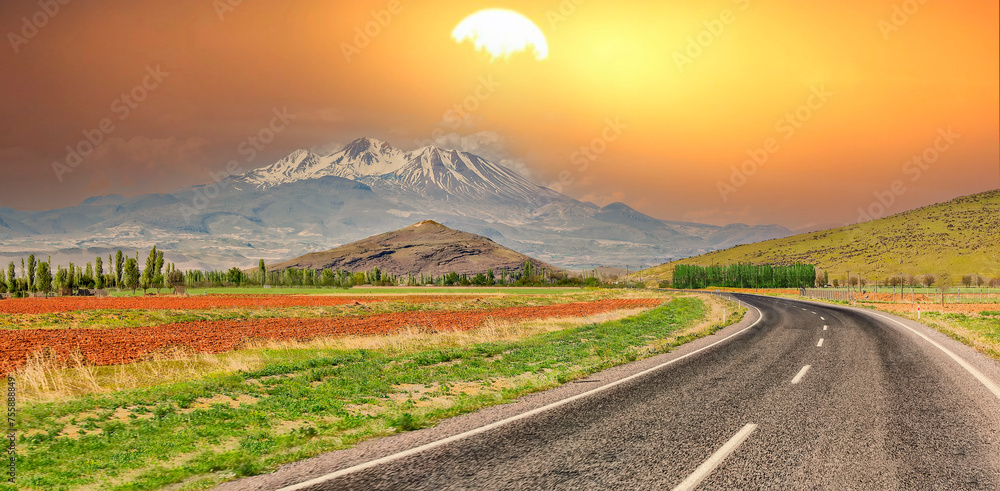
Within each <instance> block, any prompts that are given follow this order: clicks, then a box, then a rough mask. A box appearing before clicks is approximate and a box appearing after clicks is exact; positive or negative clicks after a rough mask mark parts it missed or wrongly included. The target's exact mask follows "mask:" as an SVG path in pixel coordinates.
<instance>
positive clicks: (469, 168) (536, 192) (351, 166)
mask: <svg viewBox="0 0 1000 491" xmlns="http://www.w3.org/2000/svg"><path fill="white" fill-rule="evenodd" d="M325 176H337V177H342V178H345V179H352V180H355V181H359V182H363V183H365V184H367V185H369V186H371V187H372V189H375V190H381V191H382V192H390V193H394V194H407V195H409V194H415V195H417V196H423V197H448V196H454V197H462V198H468V199H481V198H486V197H490V196H492V197H500V198H503V199H508V200H515V201H525V200H526V201H528V202H530V203H536V204H538V203H544V202H547V201H549V200H551V199H553V198H556V197H558V196H560V195H559V194H558V193H556V192H554V191H551V190H549V189H546V188H542V187H540V186H538V185H536V184H534V183H532V182H530V181H528V180H526V179H524V178H523V177H521V176H520V175H519V174H517V173H516V172H514V171H512V170H510V169H508V168H506V167H504V166H502V165H499V164H495V163H493V162H490V161H488V160H486V159H484V158H482V157H479V156H477V155H473V154H471V153H467V152H461V151H458V150H454V149H441V148H438V147H434V146H425V147H420V148H417V149H415V150H412V151H410V152H403V151H401V150H399V149H397V148H395V147H393V146H392V145H390V144H388V143H386V142H384V141H381V140H377V139H374V138H359V139H357V140H354V141H352V142H351V143H349V144H348V145H347V146H345V147H344V148H343V149H341V150H340V151H338V152H335V153H332V154H330V155H323V156H318V155H315V154H313V153H312V152H309V151H308V150H296V151H295V152H292V153H291V154H290V155H288V156H287V157H285V158H284V159H282V160H280V161H278V162H276V163H274V164H272V165H270V166H267V167H263V168H260V169H256V170H253V171H250V172H247V173H245V174H243V175H240V176H235V177H233V179H234V180H236V181H240V182H246V183H249V184H251V185H253V186H255V187H257V188H258V189H262V190H263V189H268V188H271V187H274V186H278V185H281V184H285V183H289V182H295V181H300V180H303V179H317V178H320V177H325Z"/></svg>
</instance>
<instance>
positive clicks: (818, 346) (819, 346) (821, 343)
mask: <svg viewBox="0 0 1000 491" xmlns="http://www.w3.org/2000/svg"><path fill="white" fill-rule="evenodd" d="M816 347H817V348H821V347H823V338H819V342H818V343H816Z"/></svg>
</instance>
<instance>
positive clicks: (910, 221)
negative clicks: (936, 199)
mask: <svg viewBox="0 0 1000 491" xmlns="http://www.w3.org/2000/svg"><path fill="white" fill-rule="evenodd" d="M796 262H803V263H810V264H815V265H816V266H817V269H822V270H825V271H827V272H828V273H829V275H830V279H831V281H832V280H833V279H834V278H846V276H847V272H848V271H851V272H852V273H861V274H862V275H864V276H865V277H867V278H871V279H874V278H876V277H877V278H880V279H883V278H886V277H888V276H889V275H891V274H893V273H905V274H911V275H918V274H927V273H930V274H936V275H939V276H941V275H942V274H946V275H947V276H946V277H944V278H943V279H944V280H945V282H948V283H950V284H958V283H960V281H961V278H962V276H964V275H966V274H970V273H976V274H980V275H983V276H987V277H990V278H997V277H1000V191H988V192H985V193H980V194H974V195H971V196H964V197H961V198H957V199H954V200H951V201H947V202H944V203H938V204H936V205H931V206H926V207H923V208H917V209H915V210H910V211H907V212H903V213H899V214H897V215H893V216H890V217H886V218H882V219H878V220H872V221H870V222H865V223H859V224H856V225H849V226H846V227H841V228H835V229H830V230H824V231H821V232H811V233H807V234H801V235H795V236H792V237H786V238H784V239H775V240H768V241H764V242H758V243H755V244H748V245H742V246H736V247H731V248H729V249H725V250H721V251H715V252H711V253H708V254H704V255H701V256H695V257H690V258H687V259H682V260H679V261H674V262H672V263H667V264H662V265H660V266H656V267H653V268H650V269H647V270H645V271H643V272H642V273H641V275H642V277H643V278H656V279H672V278H671V277H672V275H673V268H674V265H676V264H695V265H702V266H706V265H712V264H730V263H752V264H791V263H796Z"/></svg>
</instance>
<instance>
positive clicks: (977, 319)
mask: <svg viewBox="0 0 1000 491" xmlns="http://www.w3.org/2000/svg"><path fill="white" fill-rule="evenodd" d="M868 308H870V307H868ZM875 310H880V311H882V312H885V313H887V314H893V315H898V316H900V317H906V318H907V319H910V320H914V321H917V322H920V323H922V324H924V325H926V326H928V327H931V328H934V329H937V330H938V331H940V332H941V333H943V334H945V335H946V336H948V337H950V338H952V339H954V340H956V341H958V342H960V343H962V344H965V345H967V346H970V347H972V348H975V350H976V351H978V352H980V353H982V354H984V355H986V356H989V357H990V358H993V359H994V360H996V361H998V362H1000V311H984V312H979V314H963V313H942V312H925V313H923V314H921V316H920V320H917V315H916V314H913V313H911V312H896V311H891V310H882V309H875Z"/></svg>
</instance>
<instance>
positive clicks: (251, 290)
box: [110, 286, 583, 297]
mask: <svg viewBox="0 0 1000 491" xmlns="http://www.w3.org/2000/svg"><path fill="white" fill-rule="evenodd" d="M170 291H171V290H169V289H163V290H160V292H161V293H164V294H165V293H170ZM580 291H583V289H582V288H569V287H538V288H533V287H532V288H528V287H514V286H511V287H507V286H462V287H450V286H446V287H441V286H434V287H424V286H420V287H364V286H358V287H354V288H350V289H346V290H345V289H343V288H312V287H308V288H306V287H303V288H294V287H275V288H261V287H220V288H189V289H188V291H187V293H188V295H205V294H210V295H388V294H408V293H420V294H426V295H448V294H484V293H503V294H507V295H532V294H537V295H551V294H561V293H574V292H580ZM155 292H156V291H155V290H149V293H155ZM110 295H111V296H113V297H131V296H142V291H137V292H136V293H135V294H134V295H133V294H132V292H131V291H121V292H119V291H114V290H112V291H110Z"/></svg>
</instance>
